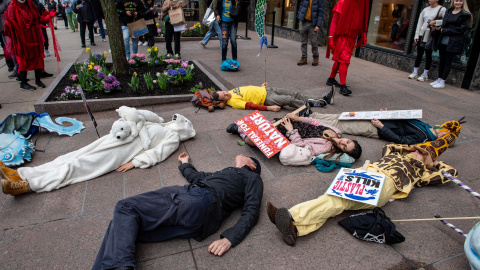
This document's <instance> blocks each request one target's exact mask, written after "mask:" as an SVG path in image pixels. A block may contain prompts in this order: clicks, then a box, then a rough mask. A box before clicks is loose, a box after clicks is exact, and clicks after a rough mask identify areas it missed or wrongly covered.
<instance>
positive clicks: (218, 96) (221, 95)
mask: <svg viewBox="0 0 480 270" xmlns="http://www.w3.org/2000/svg"><path fill="white" fill-rule="evenodd" d="M212 97H213V99H215V100H219V101H224V102H227V101H228V100H229V99H230V98H231V97H232V94H230V93H229V92H227V91H217V92H215V93H213V94H212Z"/></svg>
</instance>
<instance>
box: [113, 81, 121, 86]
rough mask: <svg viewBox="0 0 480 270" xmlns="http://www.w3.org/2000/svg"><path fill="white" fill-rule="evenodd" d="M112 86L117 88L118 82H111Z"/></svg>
mask: <svg viewBox="0 0 480 270" xmlns="http://www.w3.org/2000/svg"><path fill="white" fill-rule="evenodd" d="M112 85H113V87H119V86H120V82H119V81H113V83H112Z"/></svg>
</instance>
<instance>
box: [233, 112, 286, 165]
mask: <svg viewBox="0 0 480 270" xmlns="http://www.w3.org/2000/svg"><path fill="white" fill-rule="evenodd" d="M235 124H237V125H238V126H239V127H240V128H241V129H242V130H243V132H245V134H247V136H248V138H250V140H252V142H253V143H255V145H256V146H257V147H258V149H260V150H261V151H262V152H263V154H265V156H267V157H268V158H270V157H271V156H273V155H275V154H276V153H278V152H280V150H282V149H283V148H285V147H286V146H287V145H289V144H290V141H289V140H288V139H287V138H285V136H283V135H282V133H280V132H279V131H278V130H277V129H276V128H275V127H274V126H273V125H272V124H271V123H270V122H269V121H268V120H267V119H266V118H265V117H264V116H263V115H262V114H261V113H260V112H259V111H258V110H257V111H254V112H252V113H251V114H248V115H246V116H244V117H243V118H241V119H238V120H237V121H236V122H235Z"/></svg>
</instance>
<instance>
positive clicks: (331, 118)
mask: <svg viewBox="0 0 480 270" xmlns="http://www.w3.org/2000/svg"><path fill="white" fill-rule="evenodd" d="M339 116H340V114H320V113H313V114H312V115H310V117H311V118H314V119H318V120H320V121H321V122H323V123H326V124H329V125H332V126H334V127H336V128H338V129H339V130H340V131H341V132H342V133H344V134H350V135H356V136H365V137H370V138H380V139H382V140H386V141H389V142H393V143H399V144H417V143H423V142H427V141H434V140H436V139H438V138H441V137H443V136H444V135H446V134H447V133H449V132H450V131H451V129H452V128H453V127H455V126H456V125H457V124H458V125H460V124H463V123H465V121H461V122H458V121H454V120H452V121H448V122H445V123H443V124H442V125H441V126H438V125H435V126H434V127H433V128H432V127H431V126H430V125H429V124H427V123H425V122H422V121H420V120H414V119H411V120H410V119H409V120H403V119H398V120H381V121H380V120H378V119H372V120H371V121H369V120H338V117H339ZM287 117H289V118H290V119H291V120H292V121H298V122H299V121H302V119H301V117H298V116H296V115H289V116H287ZM462 120H463V119H462ZM456 123H457V124H456Z"/></svg>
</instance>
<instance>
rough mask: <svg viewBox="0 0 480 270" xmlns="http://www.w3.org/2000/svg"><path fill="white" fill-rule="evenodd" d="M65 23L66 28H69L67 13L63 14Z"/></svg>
mask: <svg viewBox="0 0 480 270" xmlns="http://www.w3.org/2000/svg"><path fill="white" fill-rule="evenodd" d="M62 18H63V22H64V23H65V28H68V20H67V15H66V14H65V12H63V13H62Z"/></svg>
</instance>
